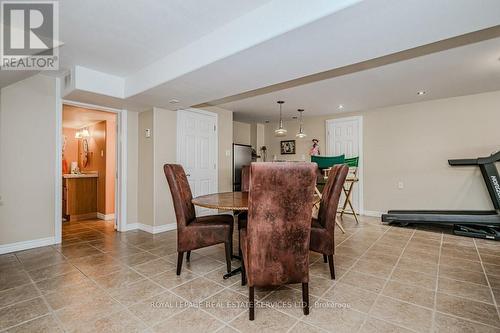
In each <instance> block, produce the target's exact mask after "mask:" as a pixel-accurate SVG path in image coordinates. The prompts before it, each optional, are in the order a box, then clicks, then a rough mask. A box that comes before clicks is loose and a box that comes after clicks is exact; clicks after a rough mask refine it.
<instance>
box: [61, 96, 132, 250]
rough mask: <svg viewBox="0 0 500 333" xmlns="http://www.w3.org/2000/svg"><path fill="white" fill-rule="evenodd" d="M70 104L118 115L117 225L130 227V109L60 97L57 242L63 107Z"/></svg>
mask: <svg viewBox="0 0 500 333" xmlns="http://www.w3.org/2000/svg"><path fill="white" fill-rule="evenodd" d="M64 105H71V106H76V107H81V108H85V109H93V110H98V111H104V112H111V113H115V114H116V142H115V145H116V174H115V180H116V181H115V224H116V230H117V231H126V230H127V149H128V147H127V134H128V132H127V129H128V128H127V110H125V109H114V108H109V107H105V106H100V105H94V104H88V103H81V102H77V101H72V100H66V99H61V100H60V103H59V105H58V107H57V115H56V121H57V125H56V146H57V153H56V175H57V177H56V201H55V213H56V214H55V243H56V244H59V243H61V241H62V167H61V166H62V154H61V150H62V133H63V132H62V129H63V127H62V118H63V106H64Z"/></svg>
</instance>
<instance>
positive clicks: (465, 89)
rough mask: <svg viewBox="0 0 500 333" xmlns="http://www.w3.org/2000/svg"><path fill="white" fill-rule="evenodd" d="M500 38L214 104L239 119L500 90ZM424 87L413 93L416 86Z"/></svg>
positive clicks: (355, 108) (364, 107) (273, 117)
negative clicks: (280, 107)
mask: <svg viewBox="0 0 500 333" xmlns="http://www.w3.org/2000/svg"><path fill="white" fill-rule="evenodd" d="M499 58H500V38H496V39H492V40H489V41H485V42H480V43H476V44H471V45H467V46H463V47H459V48H455V49H451V50H448V51H443V52H439V53H434V54H431V55H427V56H422V57H419V58H415V59H412V60H407V61H402V62H398V63H394V64H390V65H386V66H382V67H378V68H375V69H371V70H365V71H361V72H357V73H354V74H350V75H345V76H340V77H336V78H332V79H328V80H324V81H319V82H315V83H310V84H306V85H302V86H298V87H294V88H290V89H285V90H281V91H277V92H273V93H268V94H264V95H260V96H257V97H252V98H247V99H243V100H240V101H236V102H232V103H227V104H222V105H219V106H220V107H222V108H226V109H229V110H233V111H234V112H235V113H234V119H236V120H239V121H257V122H259V121H260V122H262V121H265V120H276V118H277V117H278V114H279V113H278V106H277V104H276V101H277V100H284V101H285V104H284V109H283V110H284V115H285V117H286V118H291V117H292V116H296V115H297V114H298V113H297V111H296V110H297V109H298V108H303V109H305V110H306V111H305V112H304V116H318V115H327V114H332V113H335V112H350V111H359V110H367V109H373V108H378V107H384V106H390V105H398V104H405V103H413V102H418V101H424V100H429V99H438V98H446V97H452V96H461V95H468V94H474V93H479V92H485V91H493V90H500V61H499ZM421 90H423V91H426V94H425V95H423V96H418V95H417V92H418V91H421ZM339 104H342V105H343V106H344V109H343V110H341V111H340V110H338V105H339Z"/></svg>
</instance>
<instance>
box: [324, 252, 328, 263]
mask: <svg viewBox="0 0 500 333" xmlns="http://www.w3.org/2000/svg"><path fill="white" fill-rule="evenodd" d="M323 261H324V262H325V264H326V263H327V262H328V258H327V257H326V254H323Z"/></svg>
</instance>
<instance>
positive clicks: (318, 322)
mask: <svg viewBox="0 0 500 333" xmlns="http://www.w3.org/2000/svg"><path fill="white" fill-rule="evenodd" d="M365 317H366V314H363V313H361V312H358V311H356V310H353V309H349V308H329V307H323V308H315V309H314V311H311V313H310V314H309V315H308V316H304V317H303V318H302V320H303V321H305V322H306V323H310V324H313V325H315V326H319V327H321V328H322V329H324V330H326V331H329V332H356V331H357V330H359V328H360V327H361V325H362V324H363V321H364V320H365Z"/></svg>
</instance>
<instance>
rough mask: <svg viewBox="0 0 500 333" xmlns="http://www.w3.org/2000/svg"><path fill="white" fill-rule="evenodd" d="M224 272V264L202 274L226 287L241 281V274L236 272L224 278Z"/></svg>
mask: <svg viewBox="0 0 500 333" xmlns="http://www.w3.org/2000/svg"><path fill="white" fill-rule="evenodd" d="M235 267H237V266H236V265H235ZM226 273H227V270H226V266H224V267H221V268H219V269H216V270H214V271H211V272H210V273H207V274H205V275H203V276H204V277H205V278H207V279H209V280H212V281H214V282H216V283H219V284H222V285H224V286H226V287H228V286H231V285H233V284H235V283H241V274H236V275H233V276H231V277H229V278H228V279H224V278H223V276H224V274H226Z"/></svg>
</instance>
